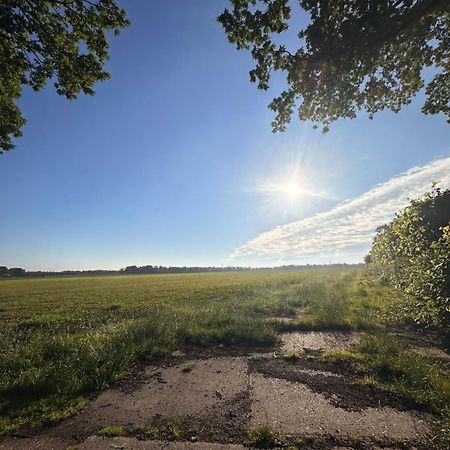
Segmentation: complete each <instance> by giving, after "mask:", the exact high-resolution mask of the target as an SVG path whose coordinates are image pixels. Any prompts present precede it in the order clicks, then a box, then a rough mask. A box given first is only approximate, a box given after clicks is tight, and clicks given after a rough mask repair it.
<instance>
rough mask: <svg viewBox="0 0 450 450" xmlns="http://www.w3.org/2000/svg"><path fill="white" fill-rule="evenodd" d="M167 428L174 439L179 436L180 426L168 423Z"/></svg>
mask: <svg viewBox="0 0 450 450" xmlns="http://www.w3.org/2000/svg"><path fill="white" fill-rule="evenodd" d="M167 430H168V431H169V432H170V434H171V435H172V436H173V437H174V439H180V436H181V430H180V428H179V427H178V426H177V425H175V424H170V425H169V426H168V427H167Z"/></svg>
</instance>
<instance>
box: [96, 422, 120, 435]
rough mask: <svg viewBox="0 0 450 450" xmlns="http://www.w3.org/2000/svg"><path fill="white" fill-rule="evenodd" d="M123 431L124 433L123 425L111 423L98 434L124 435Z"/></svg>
mask: <svg viewBox="0 0 450 450" xmlns="http://www.w3.org/2000/svg"><path fill="white" fill-rule="evenodd" d="M123 433H124V429H123V427H121V426H116V425H110V426H107V427H104V428H102V429H101V430H100V431H99V432H98V434H99V435H100V436H105V437H116V436H122V434H123Z"/></svg>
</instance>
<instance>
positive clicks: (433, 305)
mask: <svg viewBox="0 0 450 450" xmlns="http://www.w3.org/2000/svg"><path fill="white" fill-rule="evenodd" d="M366 262H367V263H368V268H369V270H370V271H371V272H372V273H373V274H374V275H376V276H377V277H378V278H379V279H381V280H382V281H384V282H385V283H388V284H392V285H395V286H397V287H398V288H400V289H402V290H403V292H405V293H406V295H407V299H408V301H407V303H406V305H404V307H405V310H404V311H403V315H404V316H405V317H408V318H410V319H413V320H414V321H415V322H417V323H418V324H421V325H437V326H440V327H442V329H443V330H444V331H446V333H447V338H448V339H449V344H450V190H445V191H441V190H440V189H439V188H434V189H433V190H432V192H431V193H428V194H426V195H425V197H424V198H423V199H419V200H413V201H412V202H411V204H410V205H409V206H408V207H407V208H406V209H405V210H404V211H402V212H401V213H399V214H397V216H396V217H395V219H394V220H393V221H392V222H391V223H389V224H387V225H384V226H382V227H380V228H379V229H378V231H377V235H376V237H375V239H374V242H373V245H372V249H371V250H370V253H369V255H368V256H367V258H366Z"/></svg>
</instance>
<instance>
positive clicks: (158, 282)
mask: <svg viewBox="0 0 450 450" xmlns="http://www.w3.org/2000/svg"><path fill="white" fill-rule="evenodd" d="M396 295H397V294H396V293H393V292H392V291H391V290H389V289H388V288H386V287H382V286H380V285H378V284H373V283H372V282H370V281H368V280H367V279H366V277H365V274H364V272H363V270H361V269H339V270H338V269H320V270H301V271H261V272H256V271H254V272H237V273H223V272H222V273H208V274H183V275H179V274H168V275H131V276H103V277H77V278H75V277H74V278H70V277H66V278H30V279H11V280H2V281H0V329H1V334H0V348H1V353H0V373H1V379H0V430H1V432H3V433H4V432H8V431H11V430H14V429H16V428H17V427H19V426H20V425H22V424H25V423H29V422H30V421H39V422H51V421H55V420H59V419H61V418H62V417H65V416H68V415H70V414H73V413H74V412H75V411H77V410H78V409H79V408H80V407H82V406H83V405H84V404H85V403H86V401H87V400H88V399H89V398H91V397H92V396H93V395H95V393H96V392H98V391H99V390H102V389H105V388H106V387H107V386H109V385H110V384H111V383H113V382H114V381H116V380H117V379H119V378H121V377H123V376H124V375H126V374H127V373H129V372H130V370H132V369H133V367H135V366H136V364H137V363H139V362H143V361H144V362H145V361H150V360H154V359H157V358H159V357H162V356H165V355H168V354H170V353H171V352H173V351H174V350H177V349H185V350H186V349H188V351H192V352H194V353H195V352H196V351H201V350H202V349H205V348H207V349H214V348H217V347H218V346H219V345H220V346H221V347H222V348H227V347H252V348H254V347H264V346H273V345H275V344H276V342H277V339H278V337H277V336H278V334H279V333H280V332H282V331H288V330H293V329H298V330H314V329H318V330H321V329H331V330H333V329H334V330H349V331H350V330H355V329H359V330H375V329H379V328H381V327H383V323H384V321H385V319H384V313H385V312H386V310H388V309H389V308H388V307H389V305H390V304H392V302H393V301H395V298H396V297H395V296H396ZM299 311H301V314H300V315H299V314H298V313H299ZM283 317H293V318H294V320H291V321H286V320H284V319H283ZM372 347H373V346H372ZM381 350H383V349H380V352H381ZM371 351H373V349H372V350H371ZM335 356H336V355H335ZM344 356H345V357H349V358H350V357H352V355H344ZM388 356H389V355H388ZM336 357H339V358H340V357H342V355H339V354H338V355H337V356H336ZM372 359H373V358H372Z"/></svg>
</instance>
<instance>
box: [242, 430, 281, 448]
mask: <svg viewBox="0 0 450 450" xmlns="http://www.w3.org/2000/svg"><path fill="white" fill-rule="evenodd" d="M284 444H285V441H284V439H283V436H281V434H280V433H278V432H276V431H274V430H272V428H271V427H270V426H269V425H260V426H259V427H257V428H254V429H253V430H250V431H249V432H248V440H247V442H246V445H247V446H249V447H253V448H275V447H279V446H282V445H284Z"/></svg>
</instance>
